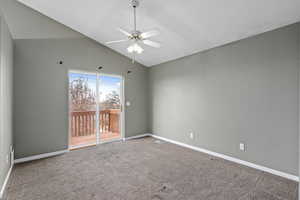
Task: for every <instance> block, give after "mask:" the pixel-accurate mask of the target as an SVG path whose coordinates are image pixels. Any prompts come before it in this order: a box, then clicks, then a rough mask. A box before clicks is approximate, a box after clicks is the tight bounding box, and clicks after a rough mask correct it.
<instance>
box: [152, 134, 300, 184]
mask: <svg viewBox="0 0 300 200" xmlns="http://www.w3.org/2000/svg"><path fill="white" fill-rule="evenodd" d="M148 135H150V136H152V137H154V138H157V139H160V140H164V141H166V142H170V143H173V144H176V145H179V146H182V147H186V148H189V149H193V150H195V151H199V152H202V153H206V154H209V155H212V156H216V157H219V158H223V159H225V160H229V161H232V162H235V163H238V164H241V165H245V166H248V167H251V168H254V169H258V170H261V171H265V172H268V173H271V174H274V175H277V176H281V177H283V178H287V179H290V180H293V181H297V182H299V177H298V176H295V175H292V174H288V173H285V172H281V171H278V170H274V169H271V168H268V167H264V166H261V165H257V164H254V163H251V162H247V161H244V160H240V159H237V158H234V157H231V156H227V155H224V154H221V153H216V152H213V151H209V150H206V149H202V148H199V147H195V146H192V145H188V144H185V143H182V142H177V141H175V140H171V139H167V138H164V137H160V136H157V135H153V134H148Z"/></svg>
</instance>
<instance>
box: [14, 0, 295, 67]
mask: <svg viewBox="0 0 300 200" xmlns="http://www.w3.org/2000/svg"><path fill="white" fill-rule="evenodd" d="M19 2H21V3H24V4H25V5H27V6H29V7H31V8H33V9H35V10H37V11H39V12H41V13H42V14H44V15H46V16H48V17H50V18H52V19H54V20H56V21H58V22H60V23H62V24H64V25H66V26H68V27H70V28H72V29H74V30H76V31H78V32H80V33H82V34H84V35H86V36H88V37H90V38H92V39H94V40H96V41H98V42H99V43H101V44H103V45H106V44H105V42H106V41H110V40H118V39H123V38H124V35H123V34H122V33H120V32H118V31H117V30H116V28H118V27H121V28H123V29H125V30H128V31H131V30H132V29H133V13H132V8H131V7H130V4H129V2H130V1H129V0H106V1H104V0H84V1H83V0H72V1H70V0H51V1H41V0H19ZM140 3H141V5H140V7H139V8H138V10H137V17H138V18H137V27H138V29H139V30H141V31H147V30H152V29H157V30H159V31H160V32H161V34H160V35H159V36H155V37H153V38H152V40H154V41H158V42H161V43H162V47H161V48H159V49H155V48H151V47H147V46H143V48H144V49H145V51H144V53H143V54H140V55H138V56H137V57H136V59H137V61H138V62H140V63H142V64H144V65H145V66H153V65H156V64H160V63H163V62H166V61H170V60H174V59H177V58H180V57H183V56H187V55H191V54H194V53H196V52H200V51H203V50H207V49H210V48H213V47H217V46H221V45H224V44H227V43H230V42H233V41H236V40H240V39H243V38H247V37H250V36H253V35H257V34H260V33H263V32H266V31H269V30H273V29H276V28H279V27H282V26H285V25H289V24H292V23H295V22H299V21H300V1H299V0H263V1H262V0H226V1H220V0H189V1H183V0H141V2H140ZM128 45H129V43H122V44H111V45H106V46H108V47H110V48H112V49H114V50H115V51H117V52H119V53H121V54H123V55H125V56H128V57H131V56H132V54H129V53H128V52H127V50H126V48H127V47H128Z"/></svg>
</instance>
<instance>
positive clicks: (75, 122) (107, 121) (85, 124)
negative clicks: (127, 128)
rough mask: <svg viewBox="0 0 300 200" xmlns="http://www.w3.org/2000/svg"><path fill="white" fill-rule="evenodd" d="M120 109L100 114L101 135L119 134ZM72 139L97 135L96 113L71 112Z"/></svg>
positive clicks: (104, 111) (103, 111)
mask: <svg viewBox="0 0 300 200" xmlns="http://www.w3.org/2000/svg"><path fill="white" fill-rule="evenodd" d="M119 119H120V110H119V109H109V110H101V111H100V112H99V129H100V133H103V134H105V133H109V132H119V131H120V129H119V128H120V127H119ZM70 120H71V134H72V137H79V136H88V135H94V134H96V111H82V112H71V119H70Z"/></svg>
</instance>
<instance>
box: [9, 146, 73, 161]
mask: <svg viewBox="0 0 300 200" xmlns="http://www.w3.org/2000/svg"><path fill="white" fill-rule="evenodd" d="M67 152H69V150H68V149H66V150H62V151H55V152H51V153H43V154H39V155H34V156H29V157H25V158H19V159H16V160H15V162H14V163H15V164H18V163H23V162H28V161H32V160H38V159H42V158H48V157H52V156H57V155H60V154H64V153H67Z"/></svg>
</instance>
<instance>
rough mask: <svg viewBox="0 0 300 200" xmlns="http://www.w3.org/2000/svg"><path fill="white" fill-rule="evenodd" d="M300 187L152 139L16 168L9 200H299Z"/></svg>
mask: <svg viewBox="0 0 300 200" xmlns="http://www.w3.org/2000/svg"><path fill="white" fill-rule="evenodd" d="M297 188H298V184H297V183H295V182H293V181H289V180H287V179H283V178H280V177H277V176H274V175H271V174H267V173H264V172H261V171H257V170H254V169H251V168H248V167H244V166H241V165H238V164H235V163H232V162H229V161H225V160H222V159H219V158H215V157H211V156H209V155H206V154H203V153H199V152H196V151H192V150H189V149H186V148H183V147H179V146H176V145H173V144H170V143H165V142H161V143H159V142H156V140H155V139H153V138H144V139H137V140H130V141H127V142H115V143H110V144H103V145H99V146H95V147H90V148H86V149H81V150H76V151H72V152H70V153H67V154H64V155H61V156H57V157H52V158H48V159H43V160H39V161H34V162H29V163H24V164H18V165H16V166H15V168H14V169H13V172H12V176H11V179H10V183H9V188H8V199H9V200H16V199H18V200H37V199H39V200H50V199H51V200H71V199H72V200H73V199H78V200H96V199H97V200H121V199H124V200H177V199H178V200H179V199H180V200H255V199H257V200H296V199H297V198H296V196H297V190H298V189H297Z"/></svg>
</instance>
